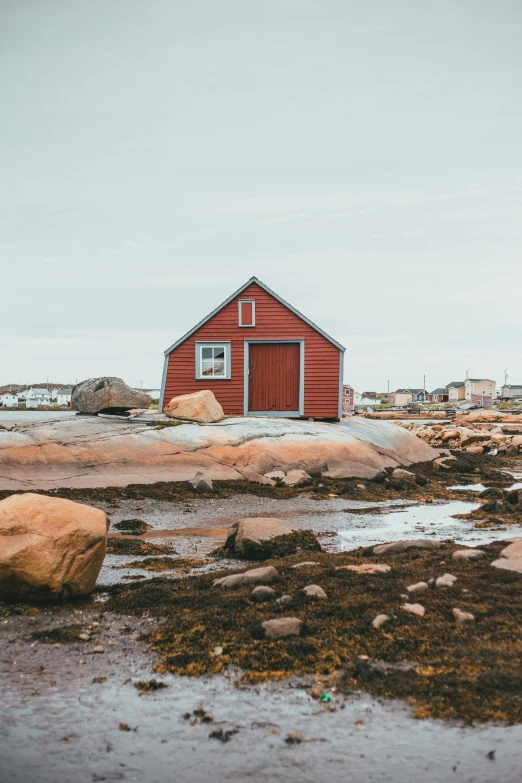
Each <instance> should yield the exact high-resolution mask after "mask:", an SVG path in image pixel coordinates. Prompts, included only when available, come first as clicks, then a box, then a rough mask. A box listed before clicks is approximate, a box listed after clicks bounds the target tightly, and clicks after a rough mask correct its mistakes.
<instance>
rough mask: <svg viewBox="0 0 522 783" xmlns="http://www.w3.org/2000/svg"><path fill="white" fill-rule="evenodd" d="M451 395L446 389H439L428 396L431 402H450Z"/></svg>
mask: <svg viewBox="0 0 522 783" xmlns="http://www.w3.org/2000/svg"><path fill="white" fill-rule="evenodd" d="M448 399H449V394H448V390H447V389H446V387H442V386H441V387H440V388H438V389H434V390H433V391H432V392H430V393H429V394H428V400H429V401H430V402H448Z"/></svg>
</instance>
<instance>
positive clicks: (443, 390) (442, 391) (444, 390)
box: [430, 386, 447, 394]
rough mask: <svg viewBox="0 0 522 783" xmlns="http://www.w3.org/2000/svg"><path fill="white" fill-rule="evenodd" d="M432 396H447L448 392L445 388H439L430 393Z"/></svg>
mask: <svg viewBox="0 0 522 783" xmlns="http://www.w3.org/2000/svg"><path fill="white" fill-rule="evenodd" d="M430 394H447V391H446V388H445V387H443V386H439V388H438V389H433V391H432V392H430Z"/></svg>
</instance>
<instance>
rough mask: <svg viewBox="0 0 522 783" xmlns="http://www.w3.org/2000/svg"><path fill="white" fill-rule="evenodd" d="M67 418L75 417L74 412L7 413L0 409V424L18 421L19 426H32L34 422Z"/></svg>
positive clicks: (28, 411) (27, 411) (31, 411)
mask: <svg viewBox="0 0 522 783" xmlns="http://www.w3.org/2000/svg"><path fill="white" fill-rule="evenodd" d="M69 416H76V411H39V410H21V411H7V410H2V408H0V424H1V423H2V422H3V421H19V422H20V423H21V424H32V423H33V422H35V421H54V420H55V419H66V418H68V417H69Z"/></svg>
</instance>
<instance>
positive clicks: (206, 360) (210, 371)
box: [196, 341, 231, 381]
mask: <svg viewBox="0 0 522 783" xmlns="http://www.w3.org/2000/svg"><path fill="white" fill-rule="evenodd" d="M230 369H231V368H230V342H225V341H221V342H213V343H203V342H201V343H199V342H197V343H196V380H213V381H216V380H227V379H230V377H231V375H230Z"/></svg>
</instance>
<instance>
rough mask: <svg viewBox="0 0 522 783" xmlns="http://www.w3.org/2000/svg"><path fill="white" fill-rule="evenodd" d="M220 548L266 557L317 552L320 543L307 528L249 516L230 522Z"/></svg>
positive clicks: (244, 554)
mask: <svg viewBox="0 0 522 783" xmlns="http://www.w3.org/2000/svg"><path fill="white" fill-rule="evenodd" d="M223 549H224V551H225V552H227V553H229V555H234V556H236V557H244V558H246V559H248V560H267V559H268V558H269V557H284V556H287V555H291V554H293V553H294V552H299V551H313V552H320V551H321V545H320V544H319V542H318V541H317V539H316V537H315V536H314V534H313V533H312V532H311V531H309V530H294V529H293V528H292V527H290V525H289V524H287V523H286V522H283V520H282V519H276V518H272V517H253V518H250V519H241V520H239V522H234V524H233V525H232V526H231V527H230V528H229V531H228V537H227V540H226V542H225V545H224V547H223Z"/></svg>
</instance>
